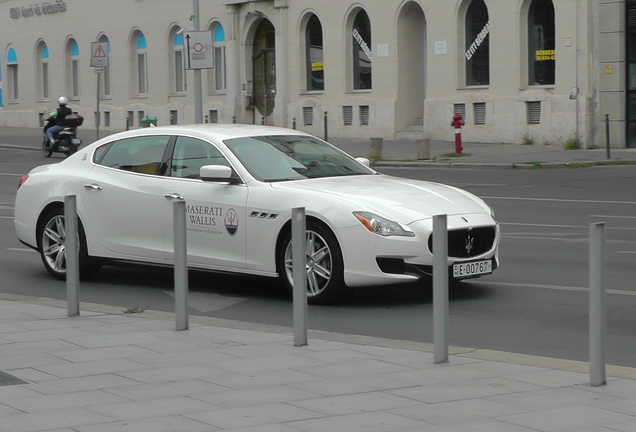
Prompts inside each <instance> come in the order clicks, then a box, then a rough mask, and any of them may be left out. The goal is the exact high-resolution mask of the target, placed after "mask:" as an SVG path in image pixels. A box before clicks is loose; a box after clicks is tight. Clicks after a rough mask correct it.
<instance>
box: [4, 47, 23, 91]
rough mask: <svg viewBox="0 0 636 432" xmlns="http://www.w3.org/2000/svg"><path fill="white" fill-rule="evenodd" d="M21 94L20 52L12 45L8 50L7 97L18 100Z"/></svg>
mask: <svg viewBox="0 0 636 432" xmlns="http://www.w3.org/2000/svg"><path fill="white" fill-rule="evenodd" d="M19 96H20V92H19V86H18V54H17V53H16V52H15V49H14V48H13V47H10V48H9V49H8V51H7V99H8V100H10V101H12V102H17V101H18V98H19Z"/></svg>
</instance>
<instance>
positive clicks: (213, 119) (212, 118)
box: [209, 110, 219, 123]
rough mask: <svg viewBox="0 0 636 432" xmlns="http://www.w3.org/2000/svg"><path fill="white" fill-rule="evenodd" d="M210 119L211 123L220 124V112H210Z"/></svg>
mask: <svg viewBox="0 0 636 432" xmlns="http://www.w3.org/2000/svg"><path fill="white" fill-rule="evenodd" d="M209 119H210V123H218V122H219V110H210V113H209Z"/></svg>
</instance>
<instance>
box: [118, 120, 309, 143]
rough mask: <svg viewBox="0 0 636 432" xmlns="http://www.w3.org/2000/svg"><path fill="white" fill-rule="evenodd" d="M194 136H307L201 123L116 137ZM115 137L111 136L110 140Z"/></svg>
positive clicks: (277, 129)
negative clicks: (147, 135)
mask: <svg viewBox="0 0 636 432" xmlns="http://www.w3.org/2000/svg"><path fill="white" fill-rule="evenodd" d="M145 134H149V135H162V134H166V135H194V136H201V137H204V136H210V135H214V137H215V138H217V139H221V140H224V139H229V138H241V137H248V136H263V135H308V134H306V133H304V132H300V131H297V130H294V129H287V128H282V127H276V126H263V125H252V124H238V123H236V124H235V123H231V124H221V123H202V124H191V125H171V126H157V127H150V128H143V129H134V130H130V131H126V132H120V133H119V134H116V135H118V137H122V138H124V137H130V136H139V135H145ZM116 135H111V138H113V137H115V136H116Z"/></svg>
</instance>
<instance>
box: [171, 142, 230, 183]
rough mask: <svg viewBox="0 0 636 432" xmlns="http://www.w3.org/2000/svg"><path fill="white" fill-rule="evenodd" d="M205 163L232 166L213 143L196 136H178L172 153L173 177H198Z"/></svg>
mask: <svg viewBox="0 0 636 432" xmlns="http://www.w3.org/2000/svg"><path fill="white" fill-rule="evenodd" d="M205 165H224V166H230V164H229V163H228V161H227V160H226V159H225V157H224V156H223V154H222V153H221V152H220V151H219V150H218V149H217V148H216V147H214V146H213V145H212V144H210V143H208V142H205V141H201V140H199V139H196V138H188V137H178V138H177V142H176V143H175V146H174V152H173V154H172V168H171V169H170V172H171V175H172V177H179V178H191V179H198V178H200V176H199V170H200V169H201V167H202V166H205Z"/></svg>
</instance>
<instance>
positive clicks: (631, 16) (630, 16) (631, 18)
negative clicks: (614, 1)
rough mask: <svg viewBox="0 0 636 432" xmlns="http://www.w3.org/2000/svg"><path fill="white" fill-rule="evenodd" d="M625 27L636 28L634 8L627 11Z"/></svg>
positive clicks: (635, 9) (635, 11) (635, 10)
mask: <svg viewBox="0 0 636 432" xmlns="http://www.w3.org/2000/svg"><path fill="white" fill-rule="evenodd" d="M627 27H629V28H633V27H636V8H631V9H627Z"/></svg>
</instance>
